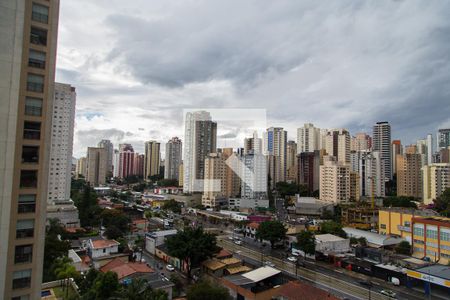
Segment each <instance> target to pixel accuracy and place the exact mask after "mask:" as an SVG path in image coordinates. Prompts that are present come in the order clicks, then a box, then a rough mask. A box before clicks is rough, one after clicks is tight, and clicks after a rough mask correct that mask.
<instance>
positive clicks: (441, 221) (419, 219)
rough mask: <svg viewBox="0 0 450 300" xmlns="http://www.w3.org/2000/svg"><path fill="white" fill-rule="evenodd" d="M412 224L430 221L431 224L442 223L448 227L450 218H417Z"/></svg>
mask: <svg viewBox="0 0 450 300" xmlns="http://www.w3.org/2000/svg"><path fill="white" fill-rule="evenodd" d="M413 221H414V222H416V223H418V222H420V221H428V222H429V221H431V222H438V223H443V224H445V225H447V226H450V218H446V217H438V216H433V217H417V218H414V219H413Z"/></svg>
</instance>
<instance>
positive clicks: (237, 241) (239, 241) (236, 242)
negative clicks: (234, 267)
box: [234, 240, 242, 246]
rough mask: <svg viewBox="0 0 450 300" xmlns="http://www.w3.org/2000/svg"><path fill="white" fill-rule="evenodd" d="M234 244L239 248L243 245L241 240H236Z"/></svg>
mask: <svg viewBox="0 0 450 300" xmlns="http://www.w3.org/2000/svg"><path fill="white" fill-rule="evenodd" d="M234 243H235V244H236V245H239V246H240V245H242V241H241V240H235V241H234Z"/></svg>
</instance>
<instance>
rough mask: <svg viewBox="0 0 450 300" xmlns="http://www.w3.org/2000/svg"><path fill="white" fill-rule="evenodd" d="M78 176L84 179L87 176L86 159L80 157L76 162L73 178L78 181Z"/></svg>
mask: <svg viewBox="0 0 450 300" xmlns="http://www.w3.org/2000/svg"><path fill="white" fill-rule="evenodd" d="M79 175H82V176H83V177H84V178H86V176H87V159H86V157H80V158H79V159H78V160H77V166H76V168H75V178H76V179H78V178H79Z"/></svg>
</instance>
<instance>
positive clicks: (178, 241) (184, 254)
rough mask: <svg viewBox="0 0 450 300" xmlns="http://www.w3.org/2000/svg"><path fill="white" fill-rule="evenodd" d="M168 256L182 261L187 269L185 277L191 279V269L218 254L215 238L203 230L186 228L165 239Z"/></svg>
mask: <svg viewBox="0 0 450 300" xmlns="http://www.w3.org/2000/svg"><path fill="white" fill-rule="evenodd" d="M167 249H168V251H169V255H170V256H173V257H177V258H179V259H180V260H182V261H183V262H184V263H185V264H186V267H187V275H188V277H191V270H192V268H193V267H197V266H199V265H200V263H201V262H202V261H204V260H205V259H207V258H209V257H212V255H213V254H214V253H216V252H218V250H219V248H218V247H217V245H216V236H215V235H214V234H211V233H206V232H204V231H203V228H201V227H198V228H191V227H186V228H185V229H184V230H182V231H179V232H178V233H177V234H175V235H174V236H171V237H169V238H168V239H167Z"/></svg>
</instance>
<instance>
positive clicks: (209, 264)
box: [203, 259, 226, 271]
mask: <svg viewBox="0 0 450 300" xmlns="http://www.w3.org/2000/svg"><path fill="white" fill-rule="evenodd" d="M203 266H204V267H205V268H207V269H210V270H212V271H215V270H218V269H220V268H224V267H225V266H226V265H225V264H224V263H222V262H220V261H218V260H214V259H210V260H207V261H205V262H203Z"/></svg>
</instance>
